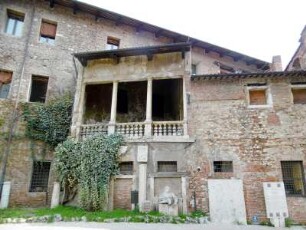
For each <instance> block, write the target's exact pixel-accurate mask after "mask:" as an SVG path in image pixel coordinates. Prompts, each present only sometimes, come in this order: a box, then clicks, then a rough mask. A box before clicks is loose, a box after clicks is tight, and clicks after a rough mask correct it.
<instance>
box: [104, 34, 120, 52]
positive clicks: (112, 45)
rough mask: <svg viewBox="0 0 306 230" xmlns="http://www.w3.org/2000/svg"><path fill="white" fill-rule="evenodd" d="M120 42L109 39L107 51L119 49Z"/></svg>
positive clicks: (115, 39)
mask: <svg viewBox="0 0 306 230" xmlns="http://www.w3.org/2000/svg"><path fill="white" fill-rule="evenodd" d="M119 44H120V40H119V39H118V38H114V37H107V45H106V49H107V50H116V49H119Z"/></svg>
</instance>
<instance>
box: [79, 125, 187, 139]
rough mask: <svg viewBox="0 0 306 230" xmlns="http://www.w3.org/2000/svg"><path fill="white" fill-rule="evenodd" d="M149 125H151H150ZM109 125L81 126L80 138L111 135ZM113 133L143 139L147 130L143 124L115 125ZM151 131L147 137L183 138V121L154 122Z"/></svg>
mask: <svg viewBox="0 0 306 230" xmlns="http://www.w3.org/2000/svg"><path fill="white" fill-rule="evenodd" d="M150 124H151V125H150ZM108 126H110V125H109V124H101V123H99V124H90V125H82V126H81V129H80V136H81V138H86V137H88V136H91V135H95V134H111V133H113V132H114V131H110V130H109V129H108ZM114 126H115V129H114V130H115V132H116V133H119V134H121V135H123V136H124V137H126V138H129V139H133V138H142V137H144V136H145V135H147V134H145V133H146V132H145V129H146V128H147V127H146V125H145V122H130V123H115V124H114ZM149 126H150V127H151V129H150V130H151V131H149V136H154V137H163V136H164V137H171V136H184V135H185V133H184V122H183V121H154V122H151V123H149Z"/></svg>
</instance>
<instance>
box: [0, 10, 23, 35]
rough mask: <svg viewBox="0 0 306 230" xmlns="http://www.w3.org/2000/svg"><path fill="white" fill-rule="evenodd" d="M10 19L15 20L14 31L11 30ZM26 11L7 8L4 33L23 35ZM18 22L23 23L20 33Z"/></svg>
mask: <svg viewBox="0 0 306 230" xmlns="http://www.w3.org/2000/svg"><path fill="white" fill-rule="evenodd" d="M10 20H13V22H12V23H13V29H12V32H9V24H10ZM24 20H25V13H22V12H18V11H15V10H11V9H7V10H6V23H5V27H4V33H5V34H7V35H10V36H14V37H22V35H23V27H24ZM18 23H21V29H20V33H18V30H17V27H18Z"/></svg>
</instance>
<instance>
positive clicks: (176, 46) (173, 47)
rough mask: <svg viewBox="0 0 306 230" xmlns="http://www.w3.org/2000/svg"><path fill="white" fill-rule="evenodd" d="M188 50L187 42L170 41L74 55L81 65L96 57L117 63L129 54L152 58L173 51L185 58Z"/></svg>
mask: <svg viewBox="0 0 306 230" xmlns="http://www.w3.org/2000/svg"><path fill="white" fill-rule="evenodd" d="M187 51H190V44H189V43H172V44H167V45H160V46H145V47H136V48H125V49H114V50H103V51H93V52H83V53H74V54H73V56H75V57H76V58H77V59H78V60H79V61H80V62H81V63H82V65H83V66H86V65H87V61H90V60H96V59H105V58H112V59H115V60H116V61H117V63H119V60H120V58H122V57H129V56H139V55H146V56H147V58H148V60H149V61H151V60H152V59H153V55H154V54H162V53H175V52H180V53H181V55H182V58H183V59H184V58H185V52H187Z"/></svg>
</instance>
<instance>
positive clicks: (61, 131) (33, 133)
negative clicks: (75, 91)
mask: <svg viewBox="0 0 306 230" xmlns="http://www.w3.org/2000/svg"><path fill="white" fill-rule="evenodd" d="M71 114H72V97H71V96H70V95H65V96H61V97H57V98H54V99H52V100H50V101H48V103H47V104H40V103H33V104H25V105H24V109H23V117H24V119H25V121H26V132H25V134H26V136H27V137H28V138H30V139H32V140H39V141H43V142H44V143H46V144H48V145H49V146H50V147H52V148H55V147H56V146H57V145H58V144H59V143H61V142H63V141H65V140H66V139H67V136H68V134H69V130H70V126H71Z"/></svg>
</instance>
